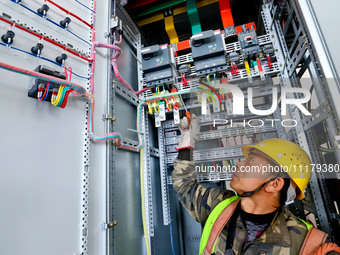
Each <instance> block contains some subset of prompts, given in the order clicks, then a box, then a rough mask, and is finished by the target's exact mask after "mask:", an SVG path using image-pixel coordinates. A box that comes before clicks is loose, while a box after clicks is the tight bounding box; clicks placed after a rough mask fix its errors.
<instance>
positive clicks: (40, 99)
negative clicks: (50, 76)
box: [38, 82, 51, 101]
mask: <svg viewBox="0 0 340 255" xmlns="http://www.w3.org/2000/svg"><path fill="white" fill-rule="evenodd" d="M50 83H51V82H49V83H47V86H46V88H45V92H44V95H43V96H42V97H41V98H39V97H38V100H39V101H42V100H43V99H44V98H45V96H46V93H47V91H48V89H47V88H48V85H49V84H50Z"/></svg>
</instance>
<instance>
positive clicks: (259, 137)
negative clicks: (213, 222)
mask: <svg viewBox="0 0 340 255" xmlns="http://www.w3.org/2000/svg"><path fill="white" fill-rule="evenodd" d="M126 2H128V3H126ZM149 2H150V1H138V0H135V1H133V0H131V1H95V0H80V1H78V0H75V1H65V0H60V1H52V0H46V1H17V0H0V4H1V5H0V6H1V7H0V9H1V12H0V37H1V41H0V75H1V77H2V78H1V82H0V84H1V88H2V92H1V96H0V115H1V116H2V122H1V123H2V124H1V128H0V130H1V132H2V134H3V136H2V140H1V143H0V153H1V160H0V162H1V163H0V168H1V178H0V180H1V181H0V182H1V183H0V184H1V185H0V187H1V189H0V191H1V192H0V193H1V194H2V195H1V196H0V202H1V205H2V210H1V213H0V216H1V217H0V221H1V224H0V225H1V226H2V230H1V238H0V240H1V245H0V253H1V254H20V253H25V254H35V255H37V254H46V253H48V254H198V249H199V241H200V235H201V231H202V228H201V225H200V224H198V223H197V222H195V221H194V220H193V219H192V218H191V216H190V215H189V214H188V213H187V212H186V211H185V210H184V209H183V207H182V206H181V205H180V203H179V201H178V199H177V197H176V193H175V191H174V189H173V187H172V180H171V173H172V171H173V162H174V159H175V158H176V157H177V155H178V151H177V150H176V148H177V145H178V140H179V136H180V130H179V127H178V124H179V121H180V118H182V117H183V116H189V115H188V113H189V112H190V114H193V113H194V114H196V115H197V118H198V119H199V121H200V124H201V133H200V137H199V141H198V143H197V146H196V149H195V150H194V152H193V159H194V160H195V164H196V166H199V167H201V168H202V169H212V167H214V168H216V169H217V168H218V167H220V168H223V167H224V168H227V167H228V166H234V165H235V163H236V162H238V161H239V160H242V159H243V154H242V151H241V148H242V146H243V145H245V144H256V143H258V142H261V141H263V140H265V139H268V138H274V137H279V138H284V139H288V140H291V141H294V142H295V143H296V144H298V145H300V146H301V147H302V148H303V149H304V150H305V151H306V152H307V153H308V154H309V156H310V157H311V159H312V162H313V164H314V165H315V167H317V166H321V167H322V166H323V167H324V168H322V169H317V168H316V169H315V170H316V171H315V172H314V173H313V175H312V178H311V181H310V184H309V186H308V187H307V189H306V198H305V199H304V200H302V201H295V202H294V203H293V204H291V205H289V209H290V210H291V211H292V212H293V213H294V214H295V215H297V216H298V217H300V218H302V219H307V220H311V221H312V222H313V223H314V224H316V225H317V227H318V228H320V229H321V230H323V231H324V232H326V233H328V234H329V236H330V238H331V239H332V241H333V242H336V243H338V244H339V240H340V232H339V220H340V216H339V215H340V213H339V208H338V207H339V205H340V204H339V203H340V201H339V196H340V193H339V188H338V187H339V184H340V183H339V179H340V173H339V171H337V170H336V169H337V166H339V163H340V136H339V133H340V130H339V127H340V125H339V124H340V123H339V113H340V104H339V103H338V102H339V99H340V93H339V88H340V84H339V77H338V73H339V72H338V68H337V63H338V62H339V59H340V55H339V51H338V47H337V35H336V33H334V31H335V30H336V24H338V23H337V22H336V19H338V15H337V14H336V10H337V9H338V8H336V7H337V5H338V3H334V2H332V3H331V1H323V2H322V4H321V3H319V2H318V1H316V0H283V1H273V0H264V1H250V0H240V1H215V0H212V1H201V0H198V1H193V2H194V4H192V1H186V2H185V1H177V2H176V1H175V2H176V3H173V1H169V2H168V1H165V2H163V1H162V3H160V2H159V1H153V2H152V3H149ZM330 19H331V21H330ZM299 89H300V90H299ZM289 91H293V92H294V93H292V92H289ZM303 91H305V93H301V92H303ZM306 91H307V92H306ZM308 92H309V93H308ZM306 94H309V95H310V96H311V97H310V98H309V99H308V96H306ZM280 96H281V98H280ZM279 98H280V99H279ZM36 99H38V100H36ZM289 100H291V101H289ZM292 100H297V102H301V104H296V106H294V104H292V103H287V106H286V105H285V104H284V103H285V102H292ZM276 101H278V104H276V105H275V102H276ZM282 105H284V107H285V108H286V114H283V113H282V110H283V109H282ZM302 109H305V110H306V111H307V112H310V113H311V115H306V114H305V112H304V111H303V110H302ZM318 170H320V171H318ZM231 178H232V173H231V172H230V171H205V172H204V171H202V172H200V173H197V181H198V183H200V184H202V185H204V186H206V187H211V188H218V189H221V190H224V189H226V188H230V187H229V182H230V180H231Z"/></svg>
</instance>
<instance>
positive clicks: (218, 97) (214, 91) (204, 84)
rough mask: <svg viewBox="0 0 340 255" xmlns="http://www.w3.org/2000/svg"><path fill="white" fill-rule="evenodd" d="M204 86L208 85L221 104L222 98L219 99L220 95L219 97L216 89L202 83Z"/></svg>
mask: <svg viewBox="0 0 340 255" xmlns="http://www.w3.org/2000/svg"><path fill="white" fill-rule="evenodd" d="M202 84H203V85H204V86H206V87H208V88H209V89H211V90H212V91H213V92H214V93H215V95H216V96H217V98H218V100H219V101H220V104H221V106H222V100H221V97H220V95H219V94H218V93H217V91H216V90H215V89H214V88H213V87H211V86H210V85H208V84H205V83H202Z"/></svg>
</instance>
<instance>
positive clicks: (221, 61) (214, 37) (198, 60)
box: [190, 30, 226, 75]
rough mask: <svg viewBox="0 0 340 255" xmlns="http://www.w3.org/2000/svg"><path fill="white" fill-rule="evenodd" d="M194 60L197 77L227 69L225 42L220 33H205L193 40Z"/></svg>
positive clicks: (199, 34) (195, 35) (191, 41)
mask: <svg viewBox="0 0 340 255" xmlns="http://www.w3.org/2000/svg"><path fill="white" fill-rule="evenodd" d="M190 43H191V50H192V58H193V59H194V62H195V70H196V75H202V74H209V73H214V72H217V71H221V70H225V69H226V60H225V55H224V41H223V37H222V34H221V33H220V31H215V32H214V31H212V30H209V31H204V32H201V33H197V34H194V35H193V36H192V37H191V39H190Z"/></svg>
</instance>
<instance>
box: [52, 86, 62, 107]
mask: <svg viewBox="0 0 340 255" xmlns="http://www.w3.org/2000/svg"><path fill="white" fill-rule="evenodd" d="M64 88H65V86H62V85H60V87H59V90H58V96H57V98H56V100H52V101H51V103H52V104H53V105H54V106H57V105H58V104H59V102H60V98H61V94H62V92H63V90H64Z"/></svg>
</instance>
